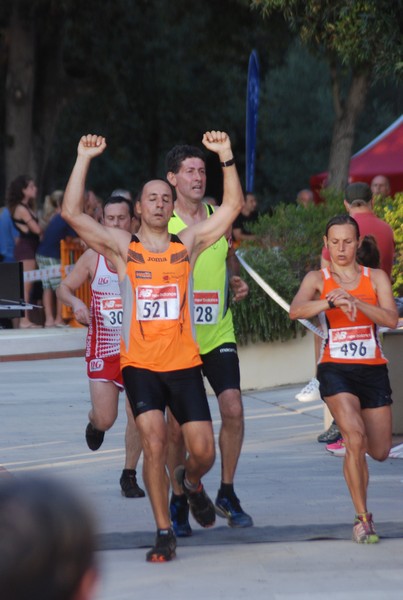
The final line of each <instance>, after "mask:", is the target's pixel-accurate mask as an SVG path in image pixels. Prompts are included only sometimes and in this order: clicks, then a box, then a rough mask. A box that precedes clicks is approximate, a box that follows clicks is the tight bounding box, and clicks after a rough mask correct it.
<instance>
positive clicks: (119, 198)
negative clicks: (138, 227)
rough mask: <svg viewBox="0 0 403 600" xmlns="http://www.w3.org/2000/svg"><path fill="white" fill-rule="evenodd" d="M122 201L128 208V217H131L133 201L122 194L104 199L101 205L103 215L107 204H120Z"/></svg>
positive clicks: (132, 215) (132, 214)
mask: <svg viewBox="0 0 403 600" xmlns="http://www.w3.org/2000/svg"><path fill="white" fill-rule="evenodd" d="M122 203H124V204H127V206H128V208H129V214H130V218H131V219H133V217H134V205H133V202H132V201H131V200H128V199H127V198H124V197H123V196H109V198H107V199H106V200H104V203H103V205H102V214H103V215H104V216H105V208H106V207H107V206H109V205H110V204H122Z"/></svg>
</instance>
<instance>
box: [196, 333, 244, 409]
mask: <svg viewBox="0 0 403 600" xmlns="http://www.w3.org/2000/svg"><path fill="white" fill-rule="evenodd" d="M201 359H202V361H203V365H202V369H203V374H204V375H205V376H206V377H207V379H208V381H209V383H210V385H211V387H212V388H213V390H214V393H215V395H216V396H217V397H218V396H219V395H220V394H221V392H224V391H225V390H240V389H241V377H240V373H239V359H238V353H237V349H236V344H234V343H227V344H222V345H221V346H218V347H217V348H214V350H211V352H208V353H207V354H202V355H201Z"/></svg>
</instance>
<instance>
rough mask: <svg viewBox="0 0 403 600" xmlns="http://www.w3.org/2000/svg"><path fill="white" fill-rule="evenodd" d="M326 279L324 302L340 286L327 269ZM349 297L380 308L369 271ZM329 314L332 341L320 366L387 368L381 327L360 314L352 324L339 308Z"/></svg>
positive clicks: (325, 343) (364, 271) (363, 273)
mask: <svg viewBox="0 0 403 600" xmlns="http://www.w3.org/2000/svg"><path fill="white" fill-rule="evenodd" d="M322 277H323V291H322V294H321V296H320V298H321V300H324V299H325V298H326V294H328V293H329V292H330V291H331V290H334V289H336V288H339V287H340V285H338V284H337V283H336V281H335V280H334V279H333V277H332V276H331V274H330V272H329V270H328V269H327V268H325V269H322ZM349 293H350V294H351V295H352V296H354V297H356V298H359V299H360V300H362V301H363V302H367V303H368V304H372V305H374V306H376V305H377V304H378V300H377V296H376V292H375V290H374V288H373V286H372V282H371V277H370V269H369V268H368V267H361V276H360V281H359V284H358V286H357V287H356V288H355V289H354V290H349ZM325 314H326V322H327V326H328V337H327V339H326V340H324V341H323V344H322V350H321V356H320V358H319V363H324V362H331V363H343V364H349V365H354V364H365V365H383V364H385V363H387V362H388V361H387V360H386V358H385V357H384V355H383V352H382V347H381V344H380V341H379V337H378V327H377V325H375V323H374V322H373V321H371V319H370V318H369V317H367V316H366V315H364V313H362V312H360V311H359V310H358V311H357V317H356V320H355V321H350V320H349V318H348V317H347V316H346V315H345V314H344V313H343V311H342V310H340V309H339V308H331V309H329V310H326V311H325Z"/></svg>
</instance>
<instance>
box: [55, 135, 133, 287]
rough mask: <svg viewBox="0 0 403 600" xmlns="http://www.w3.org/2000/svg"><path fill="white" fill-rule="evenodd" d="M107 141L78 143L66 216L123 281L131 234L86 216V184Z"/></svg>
mask: <svg viewBox="0 0 403 600" xmlns="http://www.w3.org/2000/svg"><path fill="white" fill-rule="evenodd" d="M105 148H106V141H105V138H103V137H102V136H97V135H91V134H88V135H84V136H83V137H82V138H81V139H80V142H79V144H78V148H77V159H76V162H75V164H74V167H73V170H72V173H71V175H70V179H69V181H68V184H67V187H66V191H65V193H64V198H63V206H62V217H63V219H65V221H67V223H69V225H70V226H71V227H72V228H73V229H74V230H75V231H76V232H77V234H78V235H79V237H80V238H82V239H83V240H84V242H85V243H86V244H87V245H88V246H89V247H90V248H93V250H95V251H96V252H99V253H100V254H103V255H104V256H106V257H107V258H109V259H110V260H111V262H112V263H113V264H114V265H115V267H116V268H117V270H118V273H119V277H120V278H121V277H122V276H123V273H124V269H125V263H124V262H122V258H121V256H122V254H124V251H123V250H122V249H123V248H124V246H126V248H127V245H128V244H129V241H130V234H129V233H128V232H124V231H122V230H120V229H119V230H117V229H115V228H112V227H104V226H103V225H101V224H100V223H98V222H97V221H96V220H95V219H93V218H92V217H90V216H89V215H87V214H85V213H84V211H83V207H84V190H85V181H86V178H87V174H88V170H89V167H90V164H91V160H92V159H93V158H95V157H96V156H99V155H100V154H102V153H103V152H104V150H105Z"/></svg>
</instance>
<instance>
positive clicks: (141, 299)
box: [136, 283, 179, 321]
mask: <svg viewBox="0 0 403 600" xmlns="http://www.w3.org/2000/svg"><path fill="white" fill-rule="evenodd" d="M136 309H137V319H138V320H139V321H166V320H168V319H179V288H178V285H177V284H176V283H170V284H168V285H140V286H138V287H137V288H136Z"/></svg>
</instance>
